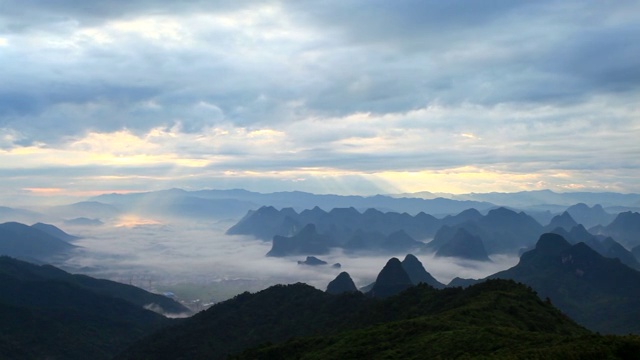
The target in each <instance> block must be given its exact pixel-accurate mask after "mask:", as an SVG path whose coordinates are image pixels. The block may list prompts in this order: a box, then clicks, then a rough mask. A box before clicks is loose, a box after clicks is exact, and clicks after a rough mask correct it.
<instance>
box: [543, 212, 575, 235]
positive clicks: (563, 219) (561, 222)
mask: <svg viewBox="0 0 640 360" xmlns="http://www.w3.org/2000/svg"><path fill="white" fill-rule="evenodd" d="M576 225H578V223H577V222H576V221H575V220H574V219H573V218H572V217H571V215H570V214H569V213H568V212H567V211H565V212H563V213H562V215H556V216H554V217H553V219H551V222H549V224H548V225H547V226H545V227H544V228H545V230H546V231H547V232H549V231H552V230H555V229H557V228H562V229H565V230H567V231H571V229H573V228H574V227H575V226H576Z"/></svg>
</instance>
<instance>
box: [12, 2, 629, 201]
mask: <svg viewBox="0 0 640 360" xmlns="http://www.w3.org/2000/svg"><path fill="white" fill-rule="evenodd" d="M639 99H640V3H638V2H637V1H624V0H622V1H606V2H605V1H602V2H592V1H578V0H575V1H574V0H562V1H544V0H541V1H513V0H496V1H458V0H453V1H429V0H419V1H418V0H416V1H405V0H398V1H379V0H368V1H355V0H340V1H334V0H327V1H305V0H295V1H293V0H291V1H268V0H267V1H251V0H247V1H202V0H184V1H168V0H126V1H124V0H113V1H92V0H85V1H75V0H56V1H37V0H19V1H18V0H0V189H2V190H0V201H4V202H5V203H6V202H8V201H12V200H15V199H17V198H21V197H28V196H31V197H43V198H44V197H47V196H60V195H73V196H79V197H84V196H91V195H96V194H99V193H104V192H131V191H148V190H158V189H166V188H172V187H180V188H184V189H203V188H217V189H229V188H246V189H249V190H253V191H260V192H271V191H286V190H302V191H310V192H315V193H337V194H361V195H369V194H377V193H404V192H417V191H431V192H449V193H468V192H490V191H504V192H512V191H522V190H539V189H551V190H555V191H576V190H583V191H617V192H640V182H638V181H637V179H638V178H640V156H639V155H640V141H639V140H638V139H640V101H638V100H639ZM4 205H6V204H4Z"/></svg>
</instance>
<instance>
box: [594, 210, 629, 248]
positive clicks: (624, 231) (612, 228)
mask: <svg viewBox="0 0 640 360" xmlns="http://www.w3.org/2000/svg"><path fill="white" fill-rule="evenodd" d="M589 230H590V231H591V232H592V233H594V234H599V235H605V236H610V237H612V238H614V239H616V241H618V242H620V244H622V245H623V246H625V247H626V248H627V249H632V248H634V247H636V246H638V245H640V213H637V212H631V211H627V212H622V213H620V214H618V216H616V218H615V219H614V220H613V221H612V222H611V224H609V225H607V226H596V227H595V228H592V229H589Z"/></svg>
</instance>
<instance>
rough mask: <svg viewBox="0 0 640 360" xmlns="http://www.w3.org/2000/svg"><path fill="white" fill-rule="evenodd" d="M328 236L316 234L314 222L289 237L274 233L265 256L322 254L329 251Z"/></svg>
mask: <svg viewBox="0 0 640 360" xmlns="http://www.w3.org/2000/svg"><path fill="white" fill-rule="evenodd" d="M331 245H332V244H331V242H330V239H329V237H328V236H326V235H321V234H318V232H317V231H316V226H315V225H314V224H308V225H306V226H305V227H304V228H302V229H301V230H300V231H299V232H298V233H297V234H295V235H294V236H291V237H285V236H279V235H276V236H274V237H273V243H272V246H271V250H270V251H269V252H268V253H267V256H275V257H278V256H287V255H322V254H326V253H328V252H329V248H330V247H331Z"/></svg>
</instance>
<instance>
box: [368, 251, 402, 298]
mask: <svg viewBox="0 0 640 360" xmlns="http://www.w3.org/2000/svg"><path fill="white" fill-rule="evenodd" d="M412 285H413V283H412V282H411V278H409V275H408V274H407V272H406V271H405V270H404V268H403V267H402V263H401V262H400V260H398V259H397V258H391V259H390V260H389V261H387V264H386V265H385V266H384V267H383V268H382V270H381V271H380V273H379V274H378V277H377V278H376V282H375V285H373V288H372V289H371V291H369V292H368V293H367V294H368V295H370V296H373V297H378V298H386V297H389V296H392V295H395V294H397V293H399V292H401V291H403V290H405V289H407V288H409V287H411V286H412Z"/></svg>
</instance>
